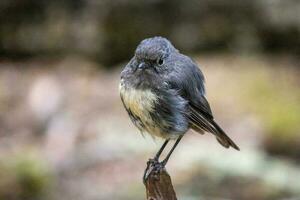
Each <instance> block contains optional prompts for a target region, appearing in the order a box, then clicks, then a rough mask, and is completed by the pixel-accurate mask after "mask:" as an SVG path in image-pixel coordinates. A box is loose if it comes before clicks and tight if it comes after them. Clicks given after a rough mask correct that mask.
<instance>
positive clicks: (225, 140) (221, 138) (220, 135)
mask: <svg viewBox="0 0 300 200" xmlns="http://www.w3.org/2000/svg"><path fill="white" fill-rule="evenodd" d="M212 125H213V126H214V127H215V129H216V130H217V132H216V133H215V135H216V138H217V140H218V142H219V143H220V144H221V145H223V146H224V147H226V148H229V147H230V146H231V147H233V148H234V149H236V150H238V151H239V150H240V148H239V147H238V146H237V145H236V144H235V143H234V142H233V141H232V140H231V139H230V138H229V137H228V136H227V135H226V133H225V132H224V131H223V130H222V128H221V127H220V126H219V125H218V124H217V123H216V122H215V121H212Z"/></svg>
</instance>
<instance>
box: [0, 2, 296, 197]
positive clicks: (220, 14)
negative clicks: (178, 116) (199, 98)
mask: <svg viewBox="0 0 300 200" xmlns="http://www.w3.org/2000/svg"><path fill="white" fill-rule="evenodd" d="M155 35H160V36H165V37H167V38H169V39H170V40H171V41H172V42H173V44H174V45H175V46H176V47H177V48H178V49H180V51H181V52H183V53H185V54H187V55H189V56H192V57H193V58H194V60H195V61H196V62H197V63H198V64H199V66H201V69H202V71H203V72H204V74H205V76H206V87H207V91H208V93H207V98H208V100H209V101H210V103H211V107H212V109H213V112H214V114H215V118H216V120H217V121H218V122H219V124H220V125H221V126H222V127H224V129H225V130H226V132H227V133H228V135H230V136H231V138H232V139H233V140H234V141H235V142H236V143H237V144H238V145H239V146H240V148H241V151H240V152H237V151H234V150H232V149H229V150H228V149H224V148H223V147H222V146H220V145H219V144H218V143H217V142H216V140H215V139H214V137H212V136H211V135H210V134H206V135H203V136H202V135H198V134H196V133H194V132H192V131H190V132H189V134H187V135H186V136H185V137H184V138H183V140H182V142H181V144H180V145H179V146H178V148H177V149H176V151H175V152H174V154H173V156H172V157H171V160H170V162H169V164H168V166H167V169H168V171H169V173H170V174H171V176H172V180H173V184H174V187H175V190H176V192H177V195H178V198H179V199H185V200H196V199H197V200H198V199H209V200H221V199H222V200H224V199H239V200H250V199H251V200H253V199H256V200H265V199H266V200H271V199H272V200H274V199H293V200H295V199H300V168H299V167H300V133H299V129H300V90H299V86H300V79H299V76H300V64H299V63H300V62H299V61H300V57H299V55H300V1H298V0H286V1H283V0H265V1H260V0H236V1H230V0H191V1H185V0H172V1H171V0H165V1H164V0H147V1H138V0H132V1H130V0H115V1H110V0H98V1H97V0H63V1H58V0H53V1H46V0H1V1H0V199H6V200H60V199H65V200H67V199H72V200H77V199H78V200H111V199H114V200H119V199H120V200H127V199H128V200H129V199H130V200H140V199H145V190H144V186H143V184H142V174H143V170H144V168H145V164H146V161H147V160H148V158H149V157H152V156H153V155H154V154H155V152H156V151H157V150H158V149H159V147H160V145H161V144H162V141H161V140H160V139H156V140H153V139H152V138H151V137H148V136H145V138H143V137H142V136H141V135H140V134H139V133H138V130H137V129H136V128H135V127H134V126H133V125H132V123H131V121H130V120H129V118H128V116H127V113H126V112H125V110H124V109H123V107H122V104H121V101H120V98H119V94H118V82H119V74H120V72H121V70H122V68H123V67H124V66H125V64H126V62H127V61H128V60H129V59H130V57H131V56H132V55H133V53H134V49H135V47H136V46H137V45H138V43H139V42H140V41H141V40H142V39H144V38H146V37H151V36H155Z"/></svg>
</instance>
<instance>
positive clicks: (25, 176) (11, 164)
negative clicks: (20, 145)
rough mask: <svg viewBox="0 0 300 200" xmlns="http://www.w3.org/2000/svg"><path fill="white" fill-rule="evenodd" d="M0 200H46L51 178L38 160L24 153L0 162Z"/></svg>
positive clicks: (44, 166) (5, 158)
mask: <svg viewBox="0 0 300 200" xmlns="http://www.w3.org/2000/svg"><path fill="white" fill-rule="evenodd" d="M0 170H1V173H0V174H1V179H0V186H1V187H2V189H0V199H12V200H18V199H22V200H27V199H46V196H47V194H48V192H49V190H50V188H51V182H52V177H51V174H50V173H49V170H48V168H47V167H46V165H44V163H43V161H42V160H41V159H39V158H35V157H32V156H31V155H28V154H26V153H24V154H23V155H18V156H7V157H4V158H2V159H1V160H0Z"/></svg>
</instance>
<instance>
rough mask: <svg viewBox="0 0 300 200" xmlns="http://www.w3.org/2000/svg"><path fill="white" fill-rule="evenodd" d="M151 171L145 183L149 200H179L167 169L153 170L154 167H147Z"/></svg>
mask: <svg viewBox="0 0 300 200" xmlns="http://www.w3.org/2000/svg"><path fill="white" fill-rule="evenodd" d="M148 171H149V173H150V174H149V175H148V178H147V180H146V181H145V187H146V194H147V200H177V197H176V194H175V191H174V188H173V185H172V181H171V177H170V176H169V174H168V172H167V171H166V169H165V168H164V167H163V168H158V169H154V170H153V165H151V164H150V165H149V164H148V165H147V168H146V172H148Z"/></svg>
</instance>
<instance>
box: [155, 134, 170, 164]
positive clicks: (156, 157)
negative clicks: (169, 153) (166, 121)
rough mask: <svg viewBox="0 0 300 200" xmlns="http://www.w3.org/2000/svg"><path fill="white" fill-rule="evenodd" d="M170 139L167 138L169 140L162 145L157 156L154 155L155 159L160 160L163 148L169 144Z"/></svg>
mask: <svg viewBox="0 0 300 200" xmlns="http://www.w3.org/2000/svg"><path fill="white" fill-rule="evenodd" d="M169 141H170V140H169V139H167V140H166V141H165V142H164V143H163V145H162V146H161V147H160V149H159V150H158V152H157V153H156V155H155V157H154V160H156V161H158V159H159V157H160V155H161V153H162V152H163V150H164V149H165V147H166V146H167V144H168V142H169Z"/></svg>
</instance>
